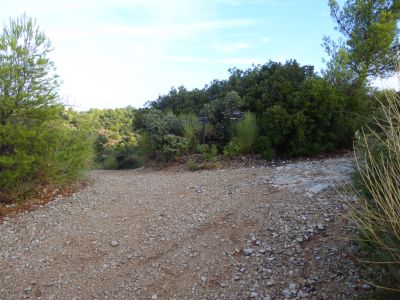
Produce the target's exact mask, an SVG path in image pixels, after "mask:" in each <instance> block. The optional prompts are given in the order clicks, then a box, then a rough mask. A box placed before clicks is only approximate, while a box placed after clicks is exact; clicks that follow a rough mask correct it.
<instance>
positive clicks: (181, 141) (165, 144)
mask: <svg viewBox="0 0 400 300" xmlns="http://www.w3.org/2000/svg"><path fill="white" fill-rule="evenodd" d="M188 144H189V142H188V140H187V139H186V138H184V137H181V136H176V135H173V134H167V135H166V136H164V137H163V139H162V148H161V157H162V158H163V159H164V160H177V159H178V158H179V156H181V155H182V154H183V153H185V152H186V149H187V148H188Z"/></svg>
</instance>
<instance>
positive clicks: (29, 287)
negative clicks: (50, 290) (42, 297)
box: [24, 285, 33, 293]
mask: <svg viewBox="0 0 400 300" xmlns="http://www.w3.org/2000/svg"><path fill="white" fill-rule="evenodd" d="M32 289H33V286H31V285H28V286H27V287H25V288H24V292H25V293H30V292H32Z"/></svg>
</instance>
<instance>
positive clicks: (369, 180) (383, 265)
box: [352, 96, 400, 292]
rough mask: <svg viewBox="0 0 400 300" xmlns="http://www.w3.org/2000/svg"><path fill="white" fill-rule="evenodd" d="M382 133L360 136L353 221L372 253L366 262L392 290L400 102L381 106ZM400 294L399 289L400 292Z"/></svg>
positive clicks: (398, 276) (399, 213) (399, 219)
mask: <svg viewBox="0 0 400 300" xmlns="http://www.w3.org/2000/svg"><path fill="white" fill-rule="evenodd" d="M382 115H383V119H380V120H377V123H376V125H377V128H379V130H376V129H375V130H369V131H368V132H362V134H359V135H358V142H357V144H356V161H357V170H358V176H357V177H356V178H357V179H358V181H357V182H356V187H358V188H360V187H361V190H360V189H358V192H357V193H356V195H357V197H358V203H357V205H356V206H355V207H354V209H353V210H352V219H353V221H354V223H355V224H356V226H357V228H358V229H359V232H360V235H361V236H360V244H361V246H362V247H363V248H364V249H366V250H367V251H368V253H369V256H370V257H369V258H367V259H366V261H369V262H371V264H372V266H378V267H379V268H380V269H381V271H382V274H383V275H384V276H385V279H386V282H384V284H386V285H388V286H389V287H398V286H399V285H400V189H399V187H400V177H399V174H400V125H399V124H400V99H399V97H394V96H392V97H388V99H387V104H386V105H383V104H382ZM398 292H400V290H398Z"/></svg>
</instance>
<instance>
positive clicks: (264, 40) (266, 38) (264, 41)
mask: <svg viewBox="0 0 400 300" xmlns="http://www.w3.org/2000/svg"><path fill="white" fill-rule="evenodd" d="M270 41H271V39H270V38H269V37H267V36H265V37H262V38H261V39H260V42H261V43H264V44H266V43H269V42H270Z"/></svg>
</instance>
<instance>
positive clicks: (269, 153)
mask: <svg viewBox="0 0 400 300" xmlns="http://www.w3.org/2000/svg"><path fill="white" fill-rule="evenodd" d="M254 151H256V153H259V154H260V155H261V157H262V158H264V159H267V160H271V159H275V158H276V152H275V148H273V147H272V143H271V140H270V139H269V138H268V137H266V136H260V137H259V138H258V139H257V141H256V143H255V145H254Z"/></svg>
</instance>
